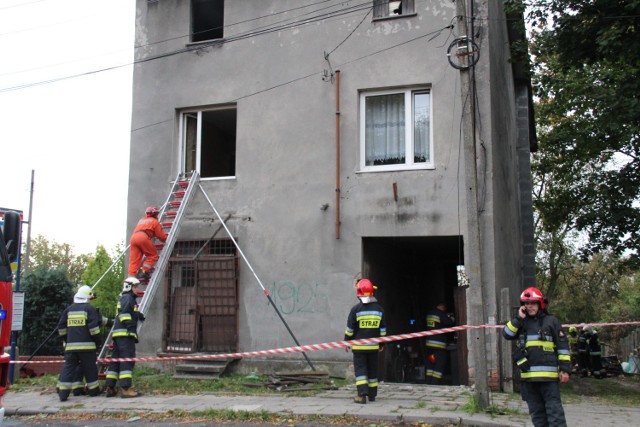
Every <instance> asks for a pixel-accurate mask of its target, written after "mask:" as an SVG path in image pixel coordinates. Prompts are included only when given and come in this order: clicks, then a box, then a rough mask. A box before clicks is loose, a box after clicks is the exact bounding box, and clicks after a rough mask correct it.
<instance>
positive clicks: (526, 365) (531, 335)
mask: <svg viewBox="0 0 640 427" xmlns="http://www.w3.org/2000/svg"><path fill="white" fill-rule="evenodd" d="M520 304H521V306H520V309H519V310H518V315H517V316H516V317H515V318H513V319H512V320H510V321H509V322H507V324H506V325H505V326H504V328H503V329H502V335H503V336H504V337H505V338H506V339H508V340H515V341H516V342H517V343H518V346H517V349H516V350H515V351H514V353H513V360H514V362H515V364H516V365H517V366H518V368H519V369H520V379H521V383H520V387H521V390H520V391H521V394H522V400H524V401H526V402H527V406H528V407H529V415H530V416H531V421H532V422H533V425H534V426H536V427H538V426H566V425H567V422H566V419H565V415H564V409H563V408H562V400H561V398H560V386H559V383H565V382H568V381H569V374H570V372H571V363H570V362H571V357H570V355H569V344H568V342H567V337H566V335H565V333H564V331H563V330H562V326H561V325H560V322H559V321H558V319H557V318H556V317H554V316H552V315H550V314H549V313H548V312H547V311H546V310H545V299H544V296H543V295H542V292H541V291H540V290H539V289H537V288H534V287H530V288H527V289H525V290H524V291H523V292H522V294H521V295H520Z"/></svg>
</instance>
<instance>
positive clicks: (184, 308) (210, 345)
mask: <svg viewBox="0 0 640 427" xmlns="http://www.w3.org/2000/svg"><path fill="white" fill-rule="evenodd" d="M237 277H238V257H237V255H236V250H235V246H234V245H233V243H232V242H231V240H227V239H224V240H211V241H199V242H177V243H176V246H175V248H174V251H173V253H172V256H171V258H170V259H169V268H168V280H167V287H166V291H167V294H166V299H165V300H166V301H167V305H166V311H165V317H166V322H165V325H166V326H165V333H164V337H165V339H164V341H165V346H164V347H165V351H168V352H182V353H193V352H212V353H220V352H223V353H226V352H235V351H237V342H238V315H237V313H238V286H237V283H238V281H237Z"/></svg>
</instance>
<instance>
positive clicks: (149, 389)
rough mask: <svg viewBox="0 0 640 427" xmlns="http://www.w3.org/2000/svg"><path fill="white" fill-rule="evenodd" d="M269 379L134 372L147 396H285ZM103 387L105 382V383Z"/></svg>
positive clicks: (24, 384)
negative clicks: (205, 378)
mask: <svg viewBox="0 0 640 427" xmlns="http://www.w3.org/2000/svg"><path fill="white" fill-rule="evenodd" d="M268 380H269V377H268V376H266V375H237V374H234V375H229V376H224V377H221V378H218V379H211V380H192V379H189V380H187V379H175V378H173V376H172V375H170V374H167V373H163V372H161V371H158V370H156V369H153V368H149V367H144V366H142V367H136V368H135V369H134V370H133V386H134V388H135V389H136V390H138V391H140V392H142V393H144V394H146V395H174V394H187V395H189V394H205V393H229V394H245V395H256V394H258V395H260V394H281V393H282V392H280V391H277V390H272V389H270V388H268V387H266V386H265V384H266V383H267V382H268ZM57 382H58V375H43V376H39V377H33V378H18V379H16V381H15V383H14V384H13V385H12V386H11V391H14V392H20V391H21V390H24V391H28V390H33V388H40V389H51V390H53V389H55V387H56V384H57ZM333 382H334V385H335V387H343V386H345V385H347V384H349V383H350V382H349V381H347V380H339V379H336V380H333ZM101 383H102V384H101V385H103V384H104V382H102V381H101ZM325 387H326V385H323V384H309V385H307V386H306V387H305V390H303V391H291V390H295V389H294V388H291V389H290V390H289V391H287V395H288V396H302V397H304V396H313V395H315V394H318V393H320V392H322V391H324V389H325Z"/></svg>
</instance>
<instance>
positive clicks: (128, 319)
mask: <svg viewBox="0 0 640 427" xmlns="http://www.w3.org/2000/svg"><path fill="white" fill-rule="evenodd" d="M139 286H140V281H139V280H138V279H137V278H135V277H127V278H126V279H125V280H124V283H123V285H122V294H121V296H120V300H119V301H118V305H117V310H116V311H117V313H116V318H115V322H114V325H113V330H112V333H111V337H112V338H113V351H112V353H111V357H112V358H114V359H117V358H135V357H136V343H137V342H138V333H137V329H138V321H144V315H143V314H142V313H140V312H139V311H138V303H137V301H136V298H137V297H138V296H139V295H140V294H141V291H140V289H139ZM134 366H135V362H111V363H109V367H108V368H107V380H106V383H105V385H106V391H107V397H115V396H117V395H118V390H117V388H116V386H117V385H119V386H120V387H121V388H122V391H121V394H120V395H121V397H123V398H128V397H137V396H139V395H140V394H139V393H138V392H136V391H135V390H134V389H133V387H132V378H133V368H134Z"/></svg>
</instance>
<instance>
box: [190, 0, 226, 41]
mask: <svg viewBox="0 0 640 427" xmlns="http://www.w3.org/2000/svg"><path fill="white" fill-rule="evenodd" d="M223 29H224V0H191V41H192V42H202V41H206V40H214V39H221V38H222V37H223Z"/></svg>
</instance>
